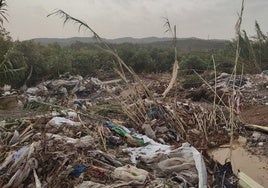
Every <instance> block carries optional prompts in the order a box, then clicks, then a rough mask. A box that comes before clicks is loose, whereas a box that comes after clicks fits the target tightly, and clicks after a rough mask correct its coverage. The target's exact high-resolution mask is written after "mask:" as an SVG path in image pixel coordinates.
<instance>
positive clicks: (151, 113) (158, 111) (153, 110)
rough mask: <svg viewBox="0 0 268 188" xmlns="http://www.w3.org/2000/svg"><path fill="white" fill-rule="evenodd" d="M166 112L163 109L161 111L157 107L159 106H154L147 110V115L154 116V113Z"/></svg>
mask: <svg viewBox="0 0 268 188" xmlns="http://www.w3.org/2000/svg"><path fill="white" fill-rule="evenodd" d="M157 113H158V114H164V113H165V112H163V111H160V110H159V109H157V108H152V110H151V111H150V112H147V115H148V116H149V117H151V116H153V115H155V114H157Z"/></svg>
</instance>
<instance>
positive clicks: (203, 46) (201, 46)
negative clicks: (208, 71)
mask: <svg viewBox="0 0 268 188" xmlns="http://www.w3.org/2000/svg"><path fill="white" fill-rule="evenodd" d="M32 40H33V41H34V42H36V43H39V44H42V45H48V44H52V43H58V44H60V45H62V46H67V45H70V44H73V43H76V42H83V43H96V40H95V39H94V38H92V37H72V38H35V39H32ZM104 40H105V41H106V42H107V43H111V44H123V43H130V44H142V45H150V46H153V47H163V48H166V47H172V39H171V38H158V37H147V38H131V37H124V38H117V39H104ZM227 43H228V40H204V39H199V38H179V39H177V48H178V50H181V51H210V50H221V49H223V48H224V47H225V46H226V44H227Z"/></svg>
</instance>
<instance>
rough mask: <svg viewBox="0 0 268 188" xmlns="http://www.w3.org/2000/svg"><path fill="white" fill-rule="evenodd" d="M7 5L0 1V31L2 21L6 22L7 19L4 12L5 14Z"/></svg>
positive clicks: (2, 0)
mask: <svg viewBox="0 0 268 188" xmlns="http://www.w3.org/2000/svg"><path fill="white" fill-rule="evenodd" d="M6 7H7V3H6V1H5V0H0V29H2V28H3V24H4V20H5V21H8V20H7V17H6V14H7V13H6V12H7V9H6Z"/></svg>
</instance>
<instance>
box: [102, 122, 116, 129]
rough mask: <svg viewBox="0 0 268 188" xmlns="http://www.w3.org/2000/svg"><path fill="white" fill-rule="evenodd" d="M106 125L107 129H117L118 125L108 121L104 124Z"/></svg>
mask: <svg viewBox="0 0 268 188" xmlns="http://www.w3.org/2000/svg"><path fill="white" fill-rule="evenodd" d="M104 125H105V126H107V127H109V128H113V127H116V125H115V124H113V123H112V122H110V121H106V122H105V123H104Z"/></svg>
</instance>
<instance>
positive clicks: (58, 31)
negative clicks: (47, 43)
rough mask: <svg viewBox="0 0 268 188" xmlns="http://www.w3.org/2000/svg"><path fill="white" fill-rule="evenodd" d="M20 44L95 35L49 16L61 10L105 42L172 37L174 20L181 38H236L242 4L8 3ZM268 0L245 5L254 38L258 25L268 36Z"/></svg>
mask: <svg viewBox="0 0 268 188" xmlns="http://www.w3.org/2000/svg"><path fill="white" fill-rule="evenodd" d="M7 3H8V14H9V23H5V26H6V28H7V29H8V31H10V33H11V36H12V38H13V39H14V40H17V39H19V40H25V39H31V38H38V37H58V38H65V37H73V36H91V34H90V33H88V32H85V31H82V32H80V33H79V32H78V31H77V26H74V25H73V24H67V25H65V26H64V27H63V23H62V22H63V21H62V20H61V19H60V18H59V17H56V16H55V17H48V18H47V17H46V16H47V15H48V14H49V13H51V12H52V11H53V10H55V9H62V10H64V11H66V12H67V13H69V14H70V15H72V16H74V17H76V18H78V19H81V20H83V21H85V22H86V23H87V24H88V25H90V26H91V27H92V28H94V29H95V31H96V32H97V33H98V34H99V35H100V36H101V37H104V38H119V37H138V38H141V37H148V36H157V37H169V35H168V34H167V33H165V32H164V31H165V28H163V25H164V20H163V19H162V17H168V18H169V20H170V22H171V24H172V25H177V36H178V37H199V38H205V39H206V38H208V36H209V38H218V39H231V38H234V25H235V22H236V20H237V13H238V12H239V10H240V5H241V0H7ZM267 18H268V0H245V11H244V17H243V23H242V29H245V30H246V31H247V33H248V34H249V35H253V34H254V22H255V20H258V22H259V24H260V26H261V29H262V30H263V31H264V32H265V33H266V32H267V31H268V22H267Z"/></svg>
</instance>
